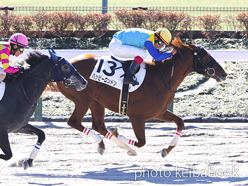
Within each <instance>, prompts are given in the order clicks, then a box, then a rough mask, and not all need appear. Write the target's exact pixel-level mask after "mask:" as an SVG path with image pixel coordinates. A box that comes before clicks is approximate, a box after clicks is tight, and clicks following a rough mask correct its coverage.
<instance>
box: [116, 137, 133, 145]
mask: <svg viewBox="0 0 248 186" xmlns="http://www.w3.org/2000/svg"><path fill="white" fill-rule="evenodd" d="M118 140H120V141H121V142H123V143H126V144H129V145H134V144H135V141H134V140H131V139H128V138H126V137H125V136H122V135H119V136H118Z"/></svg>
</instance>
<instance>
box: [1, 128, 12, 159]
mask: <svg viewBox="0 0 248 186" xmlns="http://www.w3.org/2000/svg"><path fill="white" fill-rule="evenodd" d="M0 149H2V151H3V153H4V154H0V159H3V160H6V161H7V160H9V159H10V158H11V157H12V152H11V148H10V144H9V136H8V132H7V130H5V129H0Z"/></svg>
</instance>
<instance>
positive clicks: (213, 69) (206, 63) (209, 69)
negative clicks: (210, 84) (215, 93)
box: [192, 46, 227, 82]
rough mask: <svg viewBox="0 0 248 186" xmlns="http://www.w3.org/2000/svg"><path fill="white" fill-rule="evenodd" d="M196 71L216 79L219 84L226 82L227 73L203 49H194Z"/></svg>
mask: <svg viewBox="0 0 248 186" xmlns="http://www.w3.org/2000/svg"><path fill="white" fill-rule="evenodd" d="M192 48H194V49H193V50H192V54H193V60H194V61H193V65H194V70H195V71H196V72H197V73H199V74H203V75H205V76H208V77H212V78H214V79H216V81H217V82H221V81H224V80H226V76H227V73H226V72H225V71H224V69H223V68H222V67H221V66H220V64H219V63H218V62H217V61H216V60H215V59H214V58H213V57H212V56H211V55H210V54H209V53H208V52H207V51H206V50H205V49H204V48H203V47H196V46H194V47H192Z"/></svg>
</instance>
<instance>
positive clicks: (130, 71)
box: [123, 61, 140, 86]
mask: <svg viewBox="0 0 248 186" xmlns="http://www.w3.org/2000/svg"><path fill="white" fill-rule="evenodd" d="M139 66H140V65H139V64H138V63H136V62H135V61H133V62H132V63H131V65H130V67H129V68H128V69H127V72H126V76H125V78H124V81H123V84H132V85H133V86H135V85H139V82H138V81H136V80H135V79H133V78H134V74H135V72H136V71H137V69H138V68H139Z"/></svg>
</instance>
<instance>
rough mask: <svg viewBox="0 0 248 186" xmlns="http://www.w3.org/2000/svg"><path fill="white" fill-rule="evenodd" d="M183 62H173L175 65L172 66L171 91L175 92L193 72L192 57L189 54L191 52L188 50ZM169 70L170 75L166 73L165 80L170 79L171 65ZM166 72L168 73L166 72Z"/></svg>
mask: <svg viewBox="0 0 248 186" xmlns="http://www.w3.org/2000/svg"><path fill="white" fill-rule="evenodd" d="M184 60H185V61H183V59H182V58H177V59H176V60H175V65H174V72H173V77H172V83H171V89H172V90H173V91H176V90H177V88H178V87H179V85H180V84H181V83H182V82H183V80H184V79H185V77H186V76H187V75H188V74H189V73H191V72H193V68H192V67H193V56H192V54H191V51H190V50H188V51H187V52H186V53H185V55H184ZM167 68H169V69H170V70H169V72H170V73H166V74H165V77H166V79H171V70H172V65H171V66H170V67H167ZM167 72H168V71H167Z"/></svg>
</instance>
